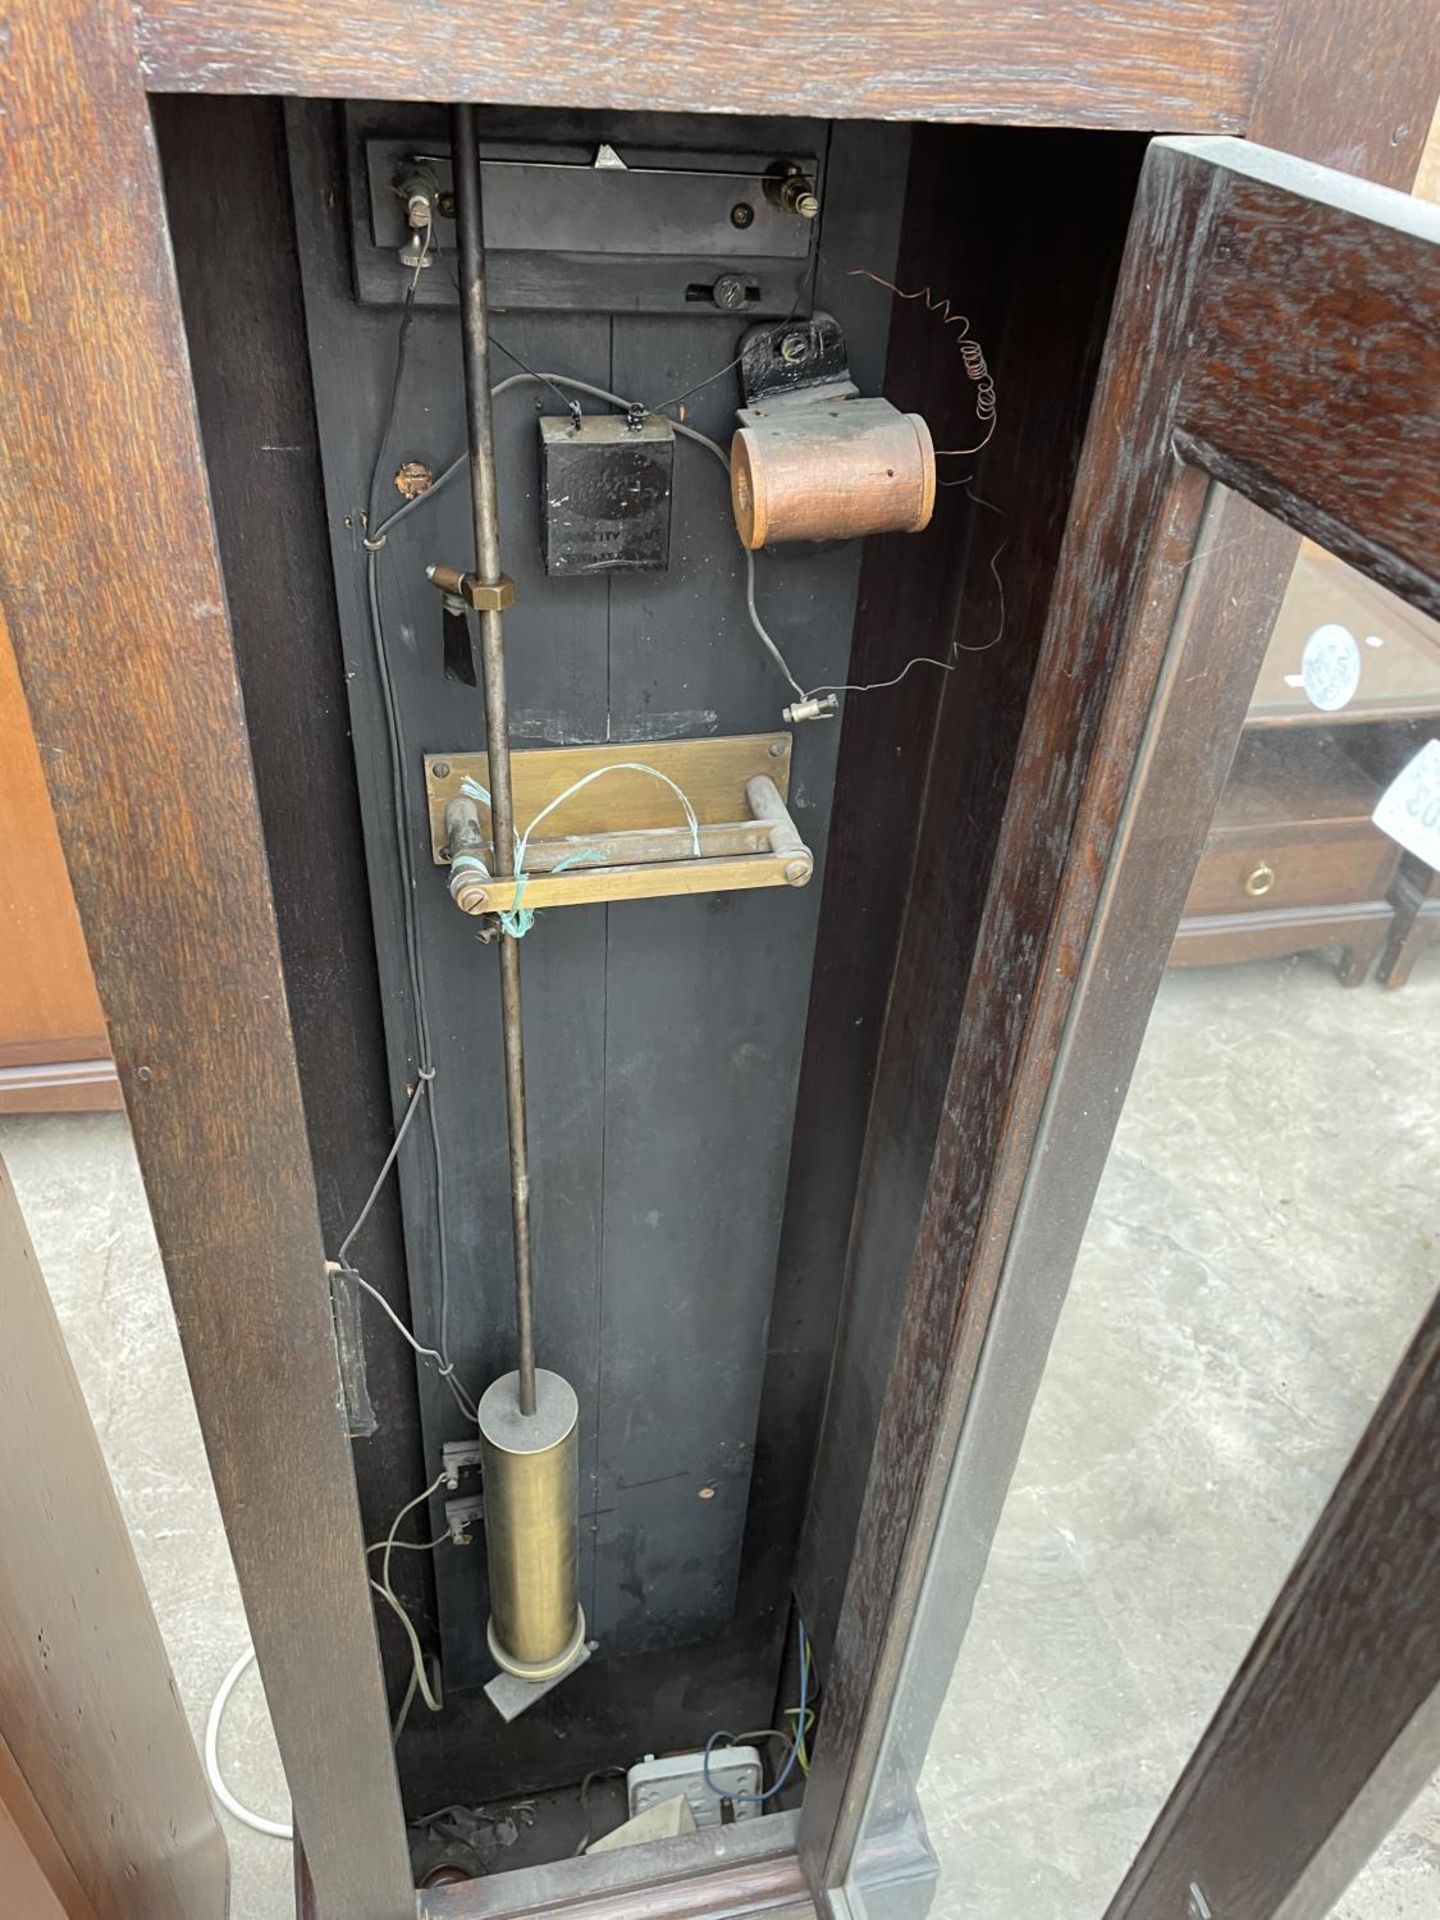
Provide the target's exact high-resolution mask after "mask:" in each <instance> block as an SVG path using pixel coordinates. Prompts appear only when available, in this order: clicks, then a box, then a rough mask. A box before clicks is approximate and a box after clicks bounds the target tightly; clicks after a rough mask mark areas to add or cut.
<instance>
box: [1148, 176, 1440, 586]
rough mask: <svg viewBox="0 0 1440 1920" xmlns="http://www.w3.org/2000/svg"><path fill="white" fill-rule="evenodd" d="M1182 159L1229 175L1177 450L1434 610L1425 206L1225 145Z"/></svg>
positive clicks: (1439, 418)
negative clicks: (1428, 546) (1196, 158)
mask: <svg viewBox="0 0 1440 1920" xmlns="http://www.w3.org/2000/svg"><path fill="white" fill-rule="evenodd" d="M1196 151H1197V154H1200V155H1202V156H1203V157H1204V159H1205V160H1206V161H1207V162H1208V163H1210V164H1213V165H1216V166H1233V167H1234V168H1235V172H1234V173H1233V174H1231V175H1230V176H1229V178H1228V181H1227V183H1226V187H1225V201H1224V207H1223V210H1222V212H1221V214H1220V223H1219V229H1218V231H1217V235H1216V240H1215V246H1214V253H1213V260H1212V264H1211V266H1210V268H1209V271H1208V272H1207V275H1206V283H1205V297H1204V301H1203V303H1202V305H1201V308H1200V311H1199V312H1198V314H1197V317H1196V347H1195V352H1194V354H1193V355H1192V356H1191V357H1190V359H1189V361H1188V362H1187V365H1186V369H1185V384H1184V393H1183V395H1182V398H1181V402H1180V406H1179V410H1178V416H1177V428H1178V431H1179V435H1180V441H1179V444H1180V445H1181V448H1182V450H1183V451H1184V452H1185V453H1186V454H1187V456H1188V457H1191V458H1194V459H1197V460H1199V461H1200V462H1202V463H1203V464H1204V465H1206V466H1207V467H1209V468H1210V470H1211V471H1212V472H1214V473H1216V474H1217V476H1218V477H1220V478H1222V479H1225V480H1227V481H1229V482H1230V483H1231V484H1233V485H1235V486H1237V487H1239V488H1240V489H1241V490H1243V491H1244V492H1246V493H1248V494H1249V495H1250V496H1251V497H1252V498H1254V499H1255V500H1257V501H1258V502H1259V504H1261V505H1262V506H1271V507H1274V508H1280V507H1281V506H1283V507H1284V509H1285V513H1286V517H1287V518H1288V519H1289V520H1290V523H1291V524H1292V526H1293V525H1296V524H1297V523H1298V525H1299V528H1300V530H1301V531H1303V532H1305V533H1308V534H1310V535H1311V536H1312V537H1313V538H1315V539H1317V540H1319V542H1320V543H1321V545H1322V546H1325V547H1327V548H1328V549H1329V550H1330V551H1331V552H1332V553H1335V554H1336V555H1338V557H1339V558H1341V559H1343V560H1348V561H1351V562H1352V563H1354V564H1356V565H1358V566H1360V567H1361V569H1362V570H1363V571H1365V572H1367V573H1368V574H1370V575H1371V577H1372V578H1376V579H1378V580H1379V581H1380V583H1381V584H1382V585H1384V586H1388V587H1390V588H1392V589H1394V590H1395V591H1396V592H1399V593H1403V594H1406V595H1407V597H1410V598H1412V599H1413V601H1414V602H1415V604H1416V605H1418V606H1420V607H1421V608H1422V609H1423V610H1424V611H1425V612H1427V613H1431V614H1440V594H1437V592H1436V589H1435V588H1434V586H1433V584H1432V583H1431V582H1430V581H1429V579H1428V577H1427V573H1426V566H1425V539H1426V529H1427V524H1428V515H1429V513H1430V512H1431V511H1433V509H1434V506H1435V503H1436V501H1437V500H1440V392H1437V389H1436V384H1435V381H1434V375H1433V367H1432V364H1431V361H1430V349H1431V347H1432V345H1433V340H1434V327H1435V313H1436V310H1437V307H1440V246H1437V242H1440V208H1436V207H1432V206H1430V205H1429V204H1427V203H1426V202H1423V201H1419V200H1413V199H1410V198H1408V197H1405V196H1403V195H1401V194H1398V193H1395V192H1392V191H1389V190H1387V189H1385V188H1382V187H1375V186H1371V185H1369V184H1368V183H1366V182H1363V181H1358V180H1349V179H1346V178H1344V177H1342V176H1340V175H1336V174H1331V175H1328V176H1325V177H1324V179H1323V182H1322V180H1320V179H1319V178H1317V175H1316V173H1315V170H1314V169H1313V168H1312V167H1309V166H1307V165H1306V164H1305V163H1303V162H1301V161H1296V160H1292V159H1290V158H1288V157H1287V156H1285V155H1281V154H1265V153H1256V152H1255V150H1254V149H1253V148H1250V147H1247V146H1245V145H1244V144H1242V143H1241V142H1239V141H1226V140H1217V141H1205V142H1201V143H1198V144H1197V147H1196ZM1322 288H1323V289H1324V290H1325V291H1324V292H1323V294H1322V293H1321V292H1320V291H1319V289H1322ZM1337 435H1339V436H1341V437H1343V440H1344V445H1345V459H1344V461H1343V463H1337V462H1336V461H1335V460H1334V459H1333V458H1332V457H1330V456H1331V449H1332V448H1333V446H1334V443H1335V439H1336V436H1337ZM1361 529H1363V533H1362V532H1361Z"/></svg>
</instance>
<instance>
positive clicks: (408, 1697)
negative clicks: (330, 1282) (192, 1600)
mask: <svg viewBox="0 0 1440 1920" xmlns="http://www.w3.org/2000/svg"><path fill="white" fill-rule="evenodd" d="M354 1277H355V1278H356V1279H357V1280H359V1279H360V1276H359V1274H355V1276H354ZM360 1284H361V1285H362V1286H364V1285H365V1284H366V1282H365V1281H363V1280H361V1282H360ZM370 1291H371V1292H374V1289H373V1288H371V1289H370ZM376 1298H377V1299H380V1296H379V1295H378V1294H376ZM381 1305H382V1306H385V1310H386V1312H387V1313H388V1312H389V1311H390V1309H389V1307H388V1305H386V1303H385V1302H384V1301H383V1300H381ZM391 1317H392V1319H393V1318H394V1316H393V1315H391ZM397 1324H398V1323H397ZM400 1330H401V1332H402V1333H403V1332H404V1331H405V1329H404V1328H403V1327H402V1328H401V1329H400ZM406 1337H407V1338H408V1337H409V1336H408V1335H407V1336H406ZM445 1479H446V1476H445V1475H444V1474H443V1473H441V1474H438V1475H437V1476H436V1478H435V1479H434V1480H432V1481H431V1483H430V1485H429V1486H428V1487H427V1488H426V1489H425V1491H424V1492H423V1493H419V1494H416V1496H415V1498H414V1499H413V1500H410V1501H407V1503H406V1504H405V1505H404V1506H403V1507H402V1508H401V1509H400V1511H399V1512H398V1513H397V1514H396V1516H395V1518H394V1519H393V1520H392V1521H391V1522H390V1531H389V1533H388V1534H387V1535H386V1536H385V1538H384V1539H383V1540H376V1541H373V1542H372V1543H371V1544H370V1545H369V1546H368V1547H366V1549H365V1552H366V1554H367V1555H368V1554H372V1553H383V1554H384V1555H385V1559H384V1561H383V1563H382V1566H381V1577H380V1579H379V1580H372V1581H371V1582H370V1584H371V1586H372V1587H373V1588H374V1589H375V1591H376V1592H377V1593H378V1594H381V1595H383V1597H384V1598H385V1599H386V1600H388V1601H389V1603H390V1605H391V1607H392V1608H393V1609H394V1611H395V1614H396V1616H397V1618H398V1619H399V1621H400V1624H401V1625H402V1626H403V1627H404V1629H405V1633H406V1637H407V1638H408V1640H409V1642H410V1652H411V1670H410V1679H409V1682H408V1684H407V1685H406V1688H405V1692H404V1694H403V1696H402V1697H401V1701H400V1709H399V1712H398V1713H397V1714H396V1716H395V1725H394V1728H393V1730H392V1735H391V1737H392V1739H393V1740H396V1741H398V1740H399V1738H400V1734H401V1732H402V1730H403V1728H404V1726H405V1721H406V1719H407V1717H408V1715H409V1712H410V1704H411V1702H412V1701H413V1700H414V1698H415V1693H416V1690H417V1688H418V1689H419V1691H420V1692H421V1694H422V1695H423V1696H424V1700H425V1704H426V1706H428V1707H429V1709H430V1711H431V1712H432V1713H438V1712H439V1711H440V1706H441V1702H440V1699H439V1686H438V1681H437V1683H436V1684H435V1685H434V1687H433V1688H432V1686H431V1684H430V1682H429V1681H428V1680H427V1679H426V1676H425V1656H424V1654H423V1653H422V1651H421V1647H420V1638H419V1635H418V1634H417V1633H416V1631H415V1628H414V1626H413V1625H412V1624H411V1620H410V1616H409V1614H408V1613H407V1612H406V1611H405V1609H404V1607H403V1606H402V1605H401V1603H400V1600H399V1598H398V1596H397V1595H396V1593H395V1591H394V1589H393V1588H392V1586H391V1585H390V1555H391V1554H392V1553H393V1552H394V1551H395V1549H396V1548H397V1547H401V1548H404V1549H405V1550H406V1551H408V1552H411V1553H433V1552H434V1550H435V1548H436V1547H443V1546H444V1544H445V1542H446V1541H447V1540H448V1539H449V1538H450V1535H449V1533H448V1532H446V1533H441V1534H437V1535H436V1537H435V1538H434V1539H433V1540H397V1539H396V1538H395V1532H396V1529H397V1528H398V1527H399V1525H400V1522H401V1521H402V1520H403V1519H404V1518H405V1516H406V1514H407V1513H411V1512H413V1511H414V1509H415V1508H416V1507H418V1506H419V1505H420V1503H421V1501H422V1500H428V1499H429V1498H430V1496H431V1494H432V1493H436V1492H438V1491H439V1489H440V1488H441V1487H442V1486H443V1485H444V1484H445ZM254 1658H255V1649H254V1647H253V1646H249V1647H247V1648H246V1649H245V1651H244V1652H243V1653H242V1654H241V1655H240V1658H239V1659H238V1660H237V1661H236V1662H235V1664H234V1666H232V1667H231V1669H230V1671H229V1672H228V1673H227V1674H226V1675H225V1678H224V1679H223V1680H222V1681H221V1682H220V1685H219V1686H218V1688H217V1689H216V1691H215V1698H214V1699H213V1700H212V1701H211V1702H210V1712H209V1715H208V1716H207V1718H206V1721H205V1773H206V1777H207V1778H208V1780H209V1782H210V1785H211V1787H212V1788H213V1789H214V1793H215V1798H216V1799H217V1800H218V1801H219V1802H220V1804H221V1806H222V1807H224V1808H225V1809H226V1811H227V1812H228V1813H232V1814H233V1815H234V1816H235V1818H236V1819H237V1820H239V1821H241V1822H243V1824H244V1825H245V1826H247V1827H253V1829H254V1830H255V1832H256V1833H263V1834H267V1835H269V1837H270V1838H271V1839H274V1840H293V1839H294V1837H295V1832H294V1828H293V1827H292V1826H290V1825H288V1824H287V1823H286V1822H285V1821H283V1820H269V1819H267V1818H266V1817H265V1816H264V1815H263V1814H259V1813H252V1812H251V1811H250V1809H249V1807H247V1806H245V1805H244V1804H243V1803H242V1802H241V1801H239V1800H237V1799H236V1797H235V1795H234V1794H233V1793H232V1792H231V1791H230V1789H229V1787H228V1786H227V1785H226V1784H225V1776H224V1775H223V1774H222V1773H221V1771H220V1725H221V1722H222V1721H223V1720H224V1718H225V1709H226V1707H227V1706H228V1705H229V1704H230V1696H231V1694H232V1693H234V1691H235V1688H236V1686H237V1684H238V1682H239V1680H240V1678H241V1676H242V1675H243V1674H244V1672H245V1670H246V1668H247V1667H248V1666H249V1665H250V1664H251V1662H252V1661H253V1660H254Z"/></svg>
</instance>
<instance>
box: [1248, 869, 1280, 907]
mask: <svg viewBox="0 0 1440 1920" xmlns="http://www.w3.org/2000/svg"><path fill="white" fill-rule="evenodd" d="M1274 884H1275V869H1274V868H1273V867H1270V866H1267V865H1266V864H1265V862H1264V861H1263V860H1262V861H1261V862H1260V864H1259V866H1258V867H1256V869H1255V871H1254V872H1253V873H1251V874H1247V875H1246V877H1245V891H1246V893H1248V894H1249V896H1250V898H1251V899H1252V900H1263V899H1264V897H1265V895H1266V894H1267V893H1269V891H1270V889H1271V888H1272V887H1273V886H1274Z"/></svg>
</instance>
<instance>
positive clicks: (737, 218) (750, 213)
mask: <svg viewBox="0 0 1440 1920" xmlns="http://www.w3.org/2000/svg"><path fill="white" fill-rule="evenodd" d="M754 218H755V209H754V208H753V207H752V206H751V205H750V202H749V201H748V200H737V201H736V203H735V205H734V206H733V207H731V209H730V224H731V226H732V227H748V226H749V225H750V224H751V222H752V221H753V220H754Z"/></svg>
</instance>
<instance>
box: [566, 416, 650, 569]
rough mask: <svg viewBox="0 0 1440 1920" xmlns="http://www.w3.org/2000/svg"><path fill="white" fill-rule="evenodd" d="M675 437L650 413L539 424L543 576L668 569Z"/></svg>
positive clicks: (585, 417) (567, 419)
mask: <svg viewBox="0 0 1440 1920" xmlns="http://www.w3.org/2000/svg"><path fill="white" fill-rule="evenodd" d="M674 466H675V435H674V432H673V431H672V429H671V426H670V422H669V421H668V420H662V419H661V418H660V417H659V415H658V414H653V413H652V414H649V415H647V416H646V418H645V420H644V422H643V423H642V424H641V425H639V426H637V427H633V428H632V427H631V426H630V424H629V422H628V421H626V420H625V418H624V417H623V416H622V415H620V414H613V413H610V414H601V413H588V414H586V415H585V416H584V418H583V419H581V420H579V421H575V420H572V419H571V418H570V417H569V415H566V416H565V418H563V419H555V418H544V419H542V420H541V422H540V540H541V549H542V551H543V553H544V555H545V571H546V572H547V573H549V574H554V575H557V576H561V577H563V578H565V579H567V580H568V579H573V578H574V577H575V576H576V575H577V574H585V573H662V572H663V571H664V570H665V568H666V567H668V566H669V564H670V486H671V479H672V476H673V472H674Z"/></svg>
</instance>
